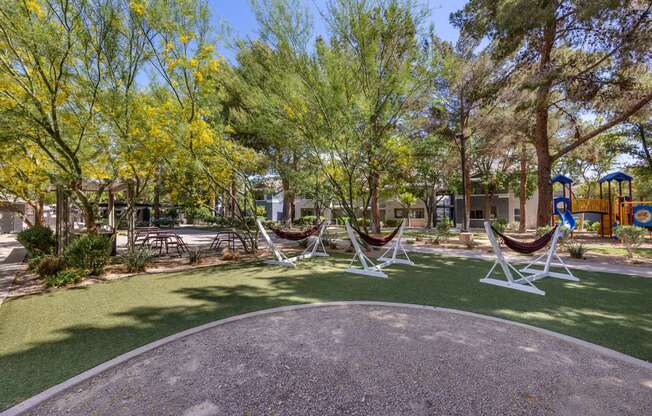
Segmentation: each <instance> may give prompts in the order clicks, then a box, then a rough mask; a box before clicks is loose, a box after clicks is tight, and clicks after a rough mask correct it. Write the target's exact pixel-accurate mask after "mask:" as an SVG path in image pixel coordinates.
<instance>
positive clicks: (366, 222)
mask: <svg viewBox="0 0 652 416" xmlns="http://www.w3.org/2000/svg"><path fill="white" fill-rule="evenodd" d="M356 221H357V223H358V225H359V226H360V227H368V226H369V225H370V224H371V221H369V220H368V219H366V218H362V217H360V218H357V219H356Z"/></svg>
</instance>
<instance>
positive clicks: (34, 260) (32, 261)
mask: <svg viewBox="0 0 652 416" xmlns="http://www.w3.org/2000/svg"><path fill="white" fill-rule="evenodd" d="M42 258H43V256H34V257H30V258H29V260H27V270H29V271H30V272H33V271H36V267H37V266H38V264H39V263H40V262H41V259H42Z"/></svg>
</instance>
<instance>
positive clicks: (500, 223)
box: [491, 218, 508, 233]
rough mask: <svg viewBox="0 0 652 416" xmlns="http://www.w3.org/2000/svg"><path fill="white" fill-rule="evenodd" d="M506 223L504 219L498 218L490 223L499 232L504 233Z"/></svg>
mask: <svg viewBox="0 0 652 416" xmlns="http://www.w3.org/2000/svg"><path fill="white" fill-rule="evenodd" d="M507 224H508V221H507V220H506V219H504V218H498V219H496V220H495V221H494V222H493V224H491V225H493V227H494V228H495V229H496V230H498V231H499V232H500V233H504V232H505V230H506V229H507Z"/></svg>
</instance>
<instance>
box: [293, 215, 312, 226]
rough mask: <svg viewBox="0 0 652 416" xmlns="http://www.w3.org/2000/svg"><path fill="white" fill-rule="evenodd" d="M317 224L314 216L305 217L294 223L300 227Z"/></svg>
mask: <svg viewBox="0 0 652 416" xmlns="http://www.w3.org/2000/svg"><path fill="white" fill-rule="evenodd" d="M316 222H317V217H316V216H314V215H304V216H303V217H301V218H299V219H297V220H295V221H294V224H296V225H298V226H305V225H312V224H314V223H316Z"/></svg>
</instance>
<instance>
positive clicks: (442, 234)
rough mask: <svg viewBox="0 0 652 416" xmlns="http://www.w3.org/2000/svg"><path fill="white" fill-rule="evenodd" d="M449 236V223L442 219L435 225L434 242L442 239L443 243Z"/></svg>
mask: <svg viewBox="0 0 652 416" xmlns="http://www.w3.org/2000/svg"><path fill="white" fill-rule="evenodd" d="M450 235H451V221H450V220H449V219H448V218H442V219H441V220H439V222H437V225H435V240H436V241H437V242H439V240H441V239H443V240H444V241H446V240H448V237H450Z"/></svg>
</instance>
